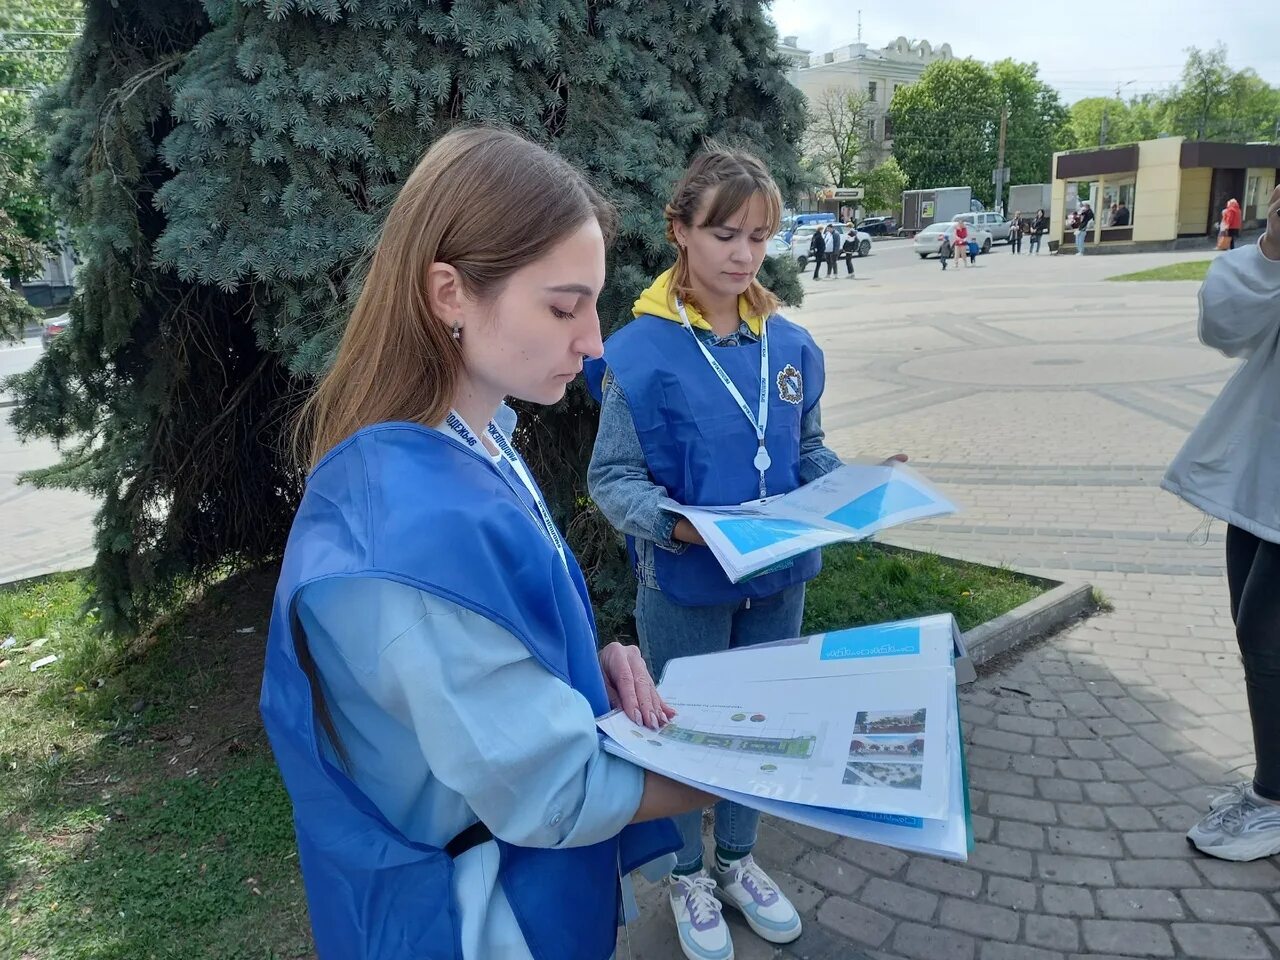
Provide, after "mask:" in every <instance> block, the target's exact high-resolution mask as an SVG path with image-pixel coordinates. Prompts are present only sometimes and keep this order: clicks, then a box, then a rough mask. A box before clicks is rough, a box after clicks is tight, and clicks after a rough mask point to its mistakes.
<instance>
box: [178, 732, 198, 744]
mask: <svg viewBox="0 0 1280 960" xmlns="http://www.w3.org/2000/svg"><path fill="white" fill-rule="evenodd" d="M194 739H195V737H193V736H191V734H187V735H186V736H185V737H179V738H178V746H180V747H189V746H191V741H192V740H194Z"/></svg>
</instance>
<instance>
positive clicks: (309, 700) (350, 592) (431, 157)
mask: <svg viewBox="0 0 1280 960" xmlns="http://www.w3.org/2000/svg"><path fill="white" fill-rule="evenodd" d="M516 204H519V205H520V207H521V209H522V211H523V213H524V215H525V222H526V224H527V228H526V229H525V230H524V231H523V233H522V236H521V242H520V243H518V244H512V243H510V242H509V238H508V237H506V236H505V235H504V234H502V232H501V231H495V230H494V229H493V226H494V224H495V223H497V222H498V221H499V219H500V218H501V216H502V213H503V211H505V210H508V209H510V208H511V207H512V206H513V205H516ZM612 227H613V213H612V210H611V209H610V208H609V206H608V205H607V204H606V203H605V202H604V201H603V200H602V199H601V198H600V197H599V196H598V195H597V194H596V192H595V191H594V190H592V188H591V187H590V186H589V185H588V183H587V182H586V181H585V180H584V179H583V177H582V176H581V175H580V174H579V173H578V172H577V171H576V170H574V169H573V168H572V167H570V166H569V165H568V164H567V163H565V162H563V161H562V160H560V159H558V158H556V157H555V156H553V155H552V154H550V153H548V152H547V151H545V150H543V149H542V148H541V147H538V146H536V145H534V144H532V143H529V142H528V141H526V140H524V139H522V138H520V137H518V136H516V135H514V134H512V133H509V132H504V131H501V130H497V129H492V128H474V129H466V130H461V131H456V132H453V133H450V134H448V135H446V136H444V137H442V138H441V139H440V140H439V141H438V142H437V143H436V144H435V145H434V146H433V147H432V148H431V149H430V150H429V151H428V152H427V154H426V156H425V157H423V159H422V161H421V162H420V163H419V165H418V166H417V168H416V169H415V170H414V171H413V173H412V174H411V175H410V176H409V178H408V181H407V182H406V183H405V185H404V187H403V189H402V190H401V192H400V195H399V197H398V198H397V200H396V202H395V204H394V206H393V207H392V209H391V211H390V213H389V215H388V217H387V219H386V223H385V226H384V227H383V230H382V235H381V239H380V241H379V243H378V246H377V249H376V250H375V252H374V254H373V257H372V261H371V264H370V266H369V270H368V274H367V276H366V277H365V279H364V282H363V287H362V289H361V293H360V296H359V300H358V302H357V303H356V306H355V309H354V311H353V312H352V315H351V318H350V322H349V323H348V325H347V328H346V332H345V335H344V336H343V338H342V342H341V344H340V346H339V347H338V351H337V355H336V357H335V359H334V362H333V365H332V367H331V369H330V370H329V371H328V373H327V374H326V375H325V377H324V378H323V380H322V382H321V384H320V386H319V388H318V389H317V390H316V392H315V394H314V396H313V397H312V398H311V400H310V401H309V403H308V404H307V405H306V408H305V410H304V414H303V421H302V423H303V433H302V436H303V441H304V445H305V458H306V460H307V462H308V463H309V465H310V467H311V471H310V475H309V477H308V481H307V486H306V491H305V493H304V495H303V499H302V503H301V505H300V507H299V510H298V514H297V517H296V519H295V521H294V525H293V530H292V532H291V535H290V538H289V544H288V548H287V550H286V553H285V557H284V563H283V566H282V570H281V574H280V581H279V585H278V588H277V592H276V598H275V606H274V610H273V613H272V621H271V632H270V638H269V642H268V648H267V661H266V668H265V675H264V680H263V691H262V712H263V717H264V720H265V723H266V727H267V731H268V733H269V735H270V738H271V744H272V747H273V749H274V751H275V754H276V758H277V760H278V762H279V764H280V768H281V772H282V773H283V776H284V782H285V786H286V787H287V788H288V791H289V794H290V798H291V799H292V801H293V807H294V820H295V826H296V831H297V838H298V849H299V855H300V862H301V867H302V874H303V879H304V881H305V884H306V890H307V896H308V900H309V904H310V910H311V920H312V926H313V929H314V932H315V941H316V948H317V952H318V953H319V955H320V957H321V958H323V960H393V958H394V960H410V958H412V960H437V958H438V960H445V958H448V960H457V958H459V957H461V958H463V960H492V958H496V957H503V958H511V960H523V958H538V960H563V958H572V960H606V958H608V957H610V956H612V954H613V951H614V944H615V940H616V924H617V919H618V916H619V907H620V902H621V899H622V898H621V891H620V887H621V885H622V884H621V879H620V878H621V877H622V875H623V874H625V873H626V872H628V871H630V870H631V869H633V868H634V867H636V866H638V865H639V864H642V863H645V862H648V861H651V860H653V859H654V858H655V857H659V856H662V855H664V854H665V853H668V852H670V851H673V850H675V849H676V847H677V846H678V840H677V838H676V832H675V830H674V828H673V827H672V825H671V823H670V821H668V820H665V819H662V818H665V817H667V816H669V815H672V814H677V813H684V812H686V811H690V810H697V809H699V808H700V807H701V806H703V805H704V803H705V802H707V799H708V798H706V797H705V796H704V795H703V794H700V793H698V792H697V791H694V790H690V789H689V788H686V787H684V786H681V785H679V784H676V783H674V782H672V781H670V780H666V779H664V778H662V777H658V776H655V775H653V774H649V773H646V772H644V771H642V770H640V769H639V768H637V767H634V766H632V765H630V764H628V763H625V762H623V761H620V760H618V759H616V758H614V757H611V756H609V755H607V754H605V753H603V752H602V751H601V750H600V747H599V741H598V736H597V733H596V727H595V718H596V717H597V716H598V715H600V714H602V713H604V712H606V711H607V710H608V709H609V707H610V705H611V704H612V705H614V706H617V707H621V708H622V709H624V710H626V711H627V712H628V714H629V715H630V716H631V717H632V719H634V720H636V721H637V722H643V723H646V724H647V725H649V726H651V727H655V728H656V727H657V726H659V725H660V723H662V722H665V721H666V720H667V719H670V716H671V713H670V711H669V709H668V708H667V707H666V705H665V704H664V703H663V702H662V700H661V698H660V697H658V696H657V695H656V693H655V692H654V689H653V683H652V680H651V678H650V676H649V674H648V672H647V671H646V669H645V667H644V664H643V662H642V661H641V659H640V657H639V654H638V653H637V652H636V648H634V647H630V648H626V647H622V646H621V645H619V644H616V643H614V644H610V645H608V646H607V647H605V648H604V650H603V651H600V652H599V653H597V643H596V631H595V623H594V620H593V618H592V614H591V609H590V605H589V603H588V600H587V592H586V586H585V584H584V583H583V579H582V575H581V572H580V571H579V569H578V566H577V563H576V562H575V561H574V558H573V555H572V553H571V552H570V551H569V549H568V547H567V546H566V545H565V543H564V541H563V538H562V537H561V536H560V533H559V531H558V530H557V529H556V527H555V524H554V522H553V521H552V519H551V516H550V514H549V512H548V510H547V507H546V504H545V502H544V501H543V498H542V495H541V493H540V492H539V490H538V488H537V485H536V483H535V482H534V481H533V479H532V477H531V476H530V473H529V469H528V467H527V466H526V465H525V464H524V462H523V460H522V459H521V458H520V456H519V455H518V454H517V453H516V452H515V451H514V450H513V449H512V445H511V439H510V438H511V435H512V431H513V428H514V414H513V413H512V411H511V410H510V409H509V408H508V407H506V406H505V404H504V401H505V399H506V398H507V397H510V396H514V397H517V398H520V399H522V400H526V401H529V402H533V403H542V404H549V403H555V402H556V401H558V400H560V398H561V397H562V396H563V395H564V391H565V388H566V387H567V385H568V384H569V382H570V381H571V380H573V378H574V377H576V376H577V374H578V373H579V371H580V369H581V366H582V362H583V359H584V357H592V356H599V354H600V352H601V343H600V328H599V318H598V316H597V314H596V299H597V296H598V295H599V293H600V290H601V287H602V286H603V284H604V271H605V246H606V242H607V240H608V239H609V236H610V233H611V231H612Z"/></svg>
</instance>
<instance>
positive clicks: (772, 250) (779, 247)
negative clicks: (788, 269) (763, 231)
mask: <svg viewBox="0 0 1280 960" xmlns="http://www.w3.org/2000/svg"><path fill="white" fill-rule="evenodd" d="M764 255H765V256H766V257H789V256H791V244H789V243H787V240H786V238H785V237H784V236H783V235H782V234H781V233H775V234H774V235H773V236H772V237H770V238H769V245H768V246H767V247H765V250H764Z"/></svg>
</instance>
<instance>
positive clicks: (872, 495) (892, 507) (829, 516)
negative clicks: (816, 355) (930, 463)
mask: <svg viewBox="0 0 1280 960" xmlns="http://www.w3.org/2000/svg"><path fill="white" fill-rule="evenodd" d="M670 509H671V510H673V511H674V512H676V513H679V514H681V515H682V516H684V517H686V518H688V520H689V522H690V523H692V524H693V525H694V527H696V528H697V530H698V533H699V534H701V535H702V539H703V540H705V541H706V544H707V547H708V548H710V550H711V552H712V553H713V554H714V555H715V558H716V560H718V561H719V563H720V566H721V567H722V568H723V569H724V572H725V573H726V574H727V575H728V577H729V579H730V580H732V581H733V582H734V583H739V582H741V581H743V580H746V579H748V578H750V577H753V576H756V575H757V574H760V573H763V572H766V571H768V570H769V569H770V568H772V567H775V566H777V565H778V564H780V563H784V562H785V561H787V560H790V559H791V558H792V557H795V556H797V555H799V554H801V553H805V552H807V551H809V550H813V549H815V548H817V547H823V546H826V545H827V544H829V543H837V542H839V541H841V540H863V539H865V538H867V537H869V536H871V535H872V534H874V533H877V532H878V531H880V530H884V529H887V528H888V527H893V526H897V525H899V524H903V523H909V522H911V521H913V520H923V519H926V518H928V517H939V516H945V515H947V514H951V513H955V512H956V508H955V505H954V504H952V503H951V501H950V500H948V499H947V498H946V497H944V496H943V495H942V494H941V493H939V492H938V490H937V489H936V488H934V487H933V486H932V485H931V484H930V483H929V482H928V481H927V480H925V479H924V478H923V477H922V476H920V475H919V474H918V473H916V472H915V471H914V470H912V469H911V468H909V467H907V466H905V465H903V464H901V463H884V464H863V463H849V464H845V465H844V466H842V467H840V468H839V469H837V470H833V471H832V472H831V473H829V474H827V475H826V476H824V477H819V478H818V479H817V480H814V481H813V482H812V483H807V484H805V485H804V486H803V487H799V488H798V489H796V490H793V491H791V492H790V493H787V494H783V495H781V496H778V497H769V498H766V499H764V500H752V501H749V502H747V503H743V504H739V505H737V506H723V507H690V506H679V507H671V508H670Z"/></svg>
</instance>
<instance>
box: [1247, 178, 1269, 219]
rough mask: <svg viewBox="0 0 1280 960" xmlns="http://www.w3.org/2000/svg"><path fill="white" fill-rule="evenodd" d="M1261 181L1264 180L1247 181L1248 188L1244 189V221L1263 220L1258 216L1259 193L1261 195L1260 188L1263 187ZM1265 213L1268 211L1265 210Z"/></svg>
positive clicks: (1252, 179) (1250, 179)
mask: <svg viewBox="0 0 1280 960" xmlns="http://www.w3.org/2000/svg"><path fill="white" fill-rule="evenodd" d="M1261 179H1262V178H1261V177H1250V178H1249V179H1248V181H1247V186H1246V187H1245V189H1244V219H1245V220H1259V219H1261V217H1260V216H1259V214H1258V193H1259V189H1258V188H1259V187H1260V186H1261V182H1260V181H1261ZM1263 213H1264V214H1265V213H1266V211H1265V210H1264V211H1263Z"/></svg>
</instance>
